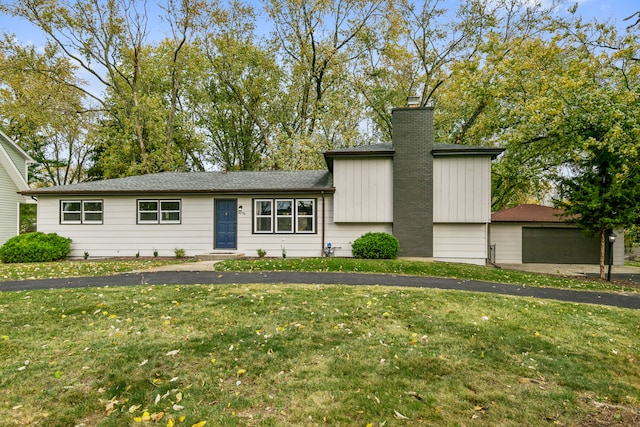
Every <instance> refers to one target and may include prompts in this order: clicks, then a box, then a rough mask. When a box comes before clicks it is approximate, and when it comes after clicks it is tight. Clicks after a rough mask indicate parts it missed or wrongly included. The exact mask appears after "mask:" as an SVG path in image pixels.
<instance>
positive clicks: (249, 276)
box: [0, 270, 640, 310]
mask: <svg viewBox="0 0 640 427" xmlns="http://www.w3.org/2000/svg"><path fill="white" fill-rule="evenodd" d="M176 283H179V284H184V285H190V284H211V285H219V284H251V283H263V284H270V283H287V284H296V283H300V284H328V285H330V284H343V285H355V286H357V285H379V286H404V287H412V288H433V289H446V290H459V291H470V292H485V293H492V294H502V295H513V296H520V297H533V298H541V299H550V300H558V301H567V302H575V303H586V304H601V305H607V306H614V307H621V308H631V309H636V310H638V309H640V295H637V294H629V295H627V294H622V293H608V292H592V291H590V292H587V291H574V290H567V289H555V288H539V287H529V286H526V285H506V284H500V283H489V282H480V281H473V280H458V279H443V278H435V277H415V276H398V275H386V274H356V273H303V272H266V273H264V272H263V273H222V272H215V271H211V270H208V271H154V272H134V273H127V274H120V275H115V276H104V277H76V278H67V279H43V280H23V281H11V282H0V291H22V290H32V289H61V288H84V287H104V286H108V287H116V286H134V285H141V284H143V285H144V284H149V285H164V284H167V285H168V284H176Z"/></svg>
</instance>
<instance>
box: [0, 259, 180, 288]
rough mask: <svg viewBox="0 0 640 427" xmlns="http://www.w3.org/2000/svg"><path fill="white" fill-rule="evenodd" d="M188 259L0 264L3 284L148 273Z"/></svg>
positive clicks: (0, 280)
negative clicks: (16, 281) (134, 272)
mask: <svg viewBox="0 0 640 427" xmlns="http://www.w3.org/2000/svg"><path fill="white" fill-rule="evenodd" d="M183 262H186V260H185V259H175V258H159V259H156V258H154V259H109V258H106V259H103V260H95V261H93V260H92V261H80V260H77V261H56V262H38V263H21V264H4V263H0V282H3V281H10V280H33V279H54V278H62V277H89V276H94V277H95V276H106V275H112V274H118V273H126V272H128V271H133V270H146V269H150V268H153V267H158V266H161V265H167V264H178V263H183Z"/></svg>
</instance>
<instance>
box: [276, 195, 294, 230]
mask: <svg viewBox="0 0 640 427" xmlns="http://www.w3.org/2000/svg"><path fill="white" fill-rule="evenodd" d="M276 233H293V200H292V199H276Z"/></svg>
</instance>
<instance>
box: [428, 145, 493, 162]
mask: <svg viewBox="0 0 640 427" xmlns="http://www.w3.org/2000/svg"><path fill="white" fill-rule="evenodd" d="M503 151H504V148H495V147H482V146H478V145H462V144H433V150H432V151H431V153H432V154H433V156H434V157H441V156H491V158H492V159H495V158H496V157H498V156H499V155H500V154H502V152H503Z"/></svg>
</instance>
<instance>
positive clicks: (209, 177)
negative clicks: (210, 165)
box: [22, 170, 335, 195]
mask: <svg viewBox="0 0 640 427" xmlns="http://www.w3.org/2000/svg"><path fill="white" fill-rule="evenodd" d="M322 191H326V192H334V191H335V188H334V187H333V177H332V175H331V173H329V172H328V171H322V170H320V171H295V172H290V171H260V172H256V171H235V172H161V173H156V174H149V175H140V176H131V177H126V178H114V179H105V180H101V181H92V182H83V183H80V184H69V185H61V186H57V187H47V188H34V189H31V190H28V191H23V192H22V194H25V195H47V194H70V195H71V194H140V193H233V194H257V193H262V194H264V193H283V192H287V193H319V192H322Z"/></svg>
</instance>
